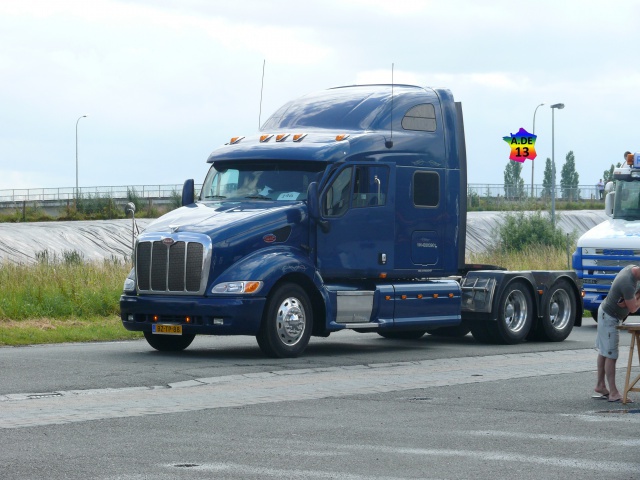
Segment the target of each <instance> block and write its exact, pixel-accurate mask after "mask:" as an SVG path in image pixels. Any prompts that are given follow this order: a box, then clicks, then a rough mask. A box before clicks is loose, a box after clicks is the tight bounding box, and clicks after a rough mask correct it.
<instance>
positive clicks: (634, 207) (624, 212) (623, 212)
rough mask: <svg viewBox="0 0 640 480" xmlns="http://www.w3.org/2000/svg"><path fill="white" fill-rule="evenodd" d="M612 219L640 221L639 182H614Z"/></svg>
mask: <svg viewBox="0 0 640 480" xmlns="http://www.w3.org/2000/svg"><path fill="white" fill-rule="evenodd" d="M613 218H621V219H625V220H638V219H640V182H638V181H633V182H627V181H623V180H618V181H616V201H615V206H614V208H613Z"/></svg>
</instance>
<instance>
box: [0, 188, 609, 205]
mask: <svg viewBox="0 0 640 480" xmlns="http://www.w3.org/2000/svg"><path fill="white" fill-rule="evenodd" d="M201 187H202V185H196V192H198V191H199V190H200V188H201ZM129 193H132V194H134V195H135V196H137V197H139V198H169V197H172V196H174V195H176V194H177V195H181V194H182V184H174V185H122V186H98V187H80V188H78V196H79V198H85V199H86V198H112V199H126V198H128V197H129ZM467 195H468V196H472V195H474V196H477V197H479V198H508V199H514V200H520V199H527V198H549V193H548V189H547V188H545V187H544V186H543V185H534V186H533V195H531V184H529V185H526V184H525V185H524V186H523V187H522V188H515V187H510V186H508V185H504V184H483V183H471V184H469V185H468V188H467ZM569 196H570V198H571V200H574V201H576V200H596V199H599V198H600V197H599V191H598V188H597V187H596V186H595V185H580V186H578V187H577V188H574V189H570V190H569V191H566V189H562V188H561V187H560V186H559V185H558V186H556V198H566V197H569ZM74 198H76V189H75V187H59V188H25V189H19V188H15V189H6V190H0V203H10V202H11V203H13V202H51V201H62V202H66V201H69V200H73V199H74Z"/></svg>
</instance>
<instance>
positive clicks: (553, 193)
mask: <svg viewBox="0 0 640 480" xmlns="http://www.w3.org/2000/svg"><path fill="white" fill-rule="evenodd" d="M556 108H557V109H558V110H562V109H563V108H564V103H555V104H553V105H551V178H552V180H551V225H553V228H555V226H556V156H555V125H554V122H555V116H554V113H555V110H556Z"/></svg>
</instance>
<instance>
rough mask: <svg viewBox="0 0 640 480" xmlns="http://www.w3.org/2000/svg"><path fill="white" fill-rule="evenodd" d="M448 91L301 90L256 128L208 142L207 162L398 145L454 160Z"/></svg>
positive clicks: (433, 159)
mask: <svg viewBox="0 0 640 480" xmlns="http://www.w3.org/2000/svg"><path fill="white" fill-rule="evenodd" d="M453 105H454V102H453V96H452V95H451V93H450V92H449V90H446V89H432V88H424V87H417V86H411V85H393V86H392V85H360V86H349V87H338V88H331V89H328V90H323V91H320V92H316V93H312V94H309V95H305V96H303V97H300V98H298V99H296V100H293V101H291V102H289V103H287V104H285V105H284V106H283V107H281V108H280V109H279V110H277V111H276V112H275V113H274V114H273V115H272V116H271V117H270V118H269V119H268V120H267V121H266V122H265V123H264V124H263V126H262V128H261V130H260V132H258V133H257V134H254V135H252V136H247V137H234V138H233V139H231V141H230V142H229V143H227V144H226V145H224V146H222V147H220V148H218V149H216V150H214V151H213V152H212V153H211V155H210V156H209V158H208V160H207V161H208V162H209V163H216V162H224V161H237V160H247V161H256V160H278V161H287V160H292V161H314V162H322V163H325V164H328V163H334V162H338V161H343V160H347V159H349V160H359V159H362V158H361V157H363V156H366V159H368V160H370V159H372V158H375V157H376V156H378V155H384V156H388V155H389V154H391V153H392V154H393V156H394V157H396V158H394V161H395V162H396V163H398V164H401V163H402V161H403V156H402V153H403V152H404V153H414V154H415V153H418V154H419V156H420V158H417V159H416V158H406V161H407V162H410V163H411V164H415V162H416V161H418V162H423V163H424V164H425V165H429V166H432V167H443V168H444V167H446V168H453V169H456V168H459V164H458V155H457V149H456V146H455V145H453V144H451V145H447V144H446V142H447V140H449V141H451V142H454V141H455V135H449V136H447V135H445V132H446V131H447V128H455V111H454V106H453Z"/></svg>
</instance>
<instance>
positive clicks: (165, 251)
mask: <svg viewBox="0 0 640 480" xmlns="http://www.w3.org/2000/svg"><path fill="white" fill-rule="evenodd" d="M175 236H177V237H178V238H177V239H176V238H172V241H169V242H166V243H165V241H166V238H171V237H166V236H165V237H160V236H158V235H155V236H154V237H155V238H149V239H147V238H142V237H141V238H140V239H139V240H138V244H137V248H136V276H137V284H138V291H140V292H143V293H159V294H162V293H165V294H197V293H203V288H204V285H205V283H206V278H205V275H206V273H207V270H208V265H209V258H210V253H209V252H210V248H207V247H208V246H207V245H205V244H204V243H203V242H202V241H198V240H199V239H198V240H195V241H194V239H193V238H189V239H180V238H179V236H178V235H175ZM205 238H206V239H207V240H208V237H205ZM163 240H165V241H163Z"/></svg>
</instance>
